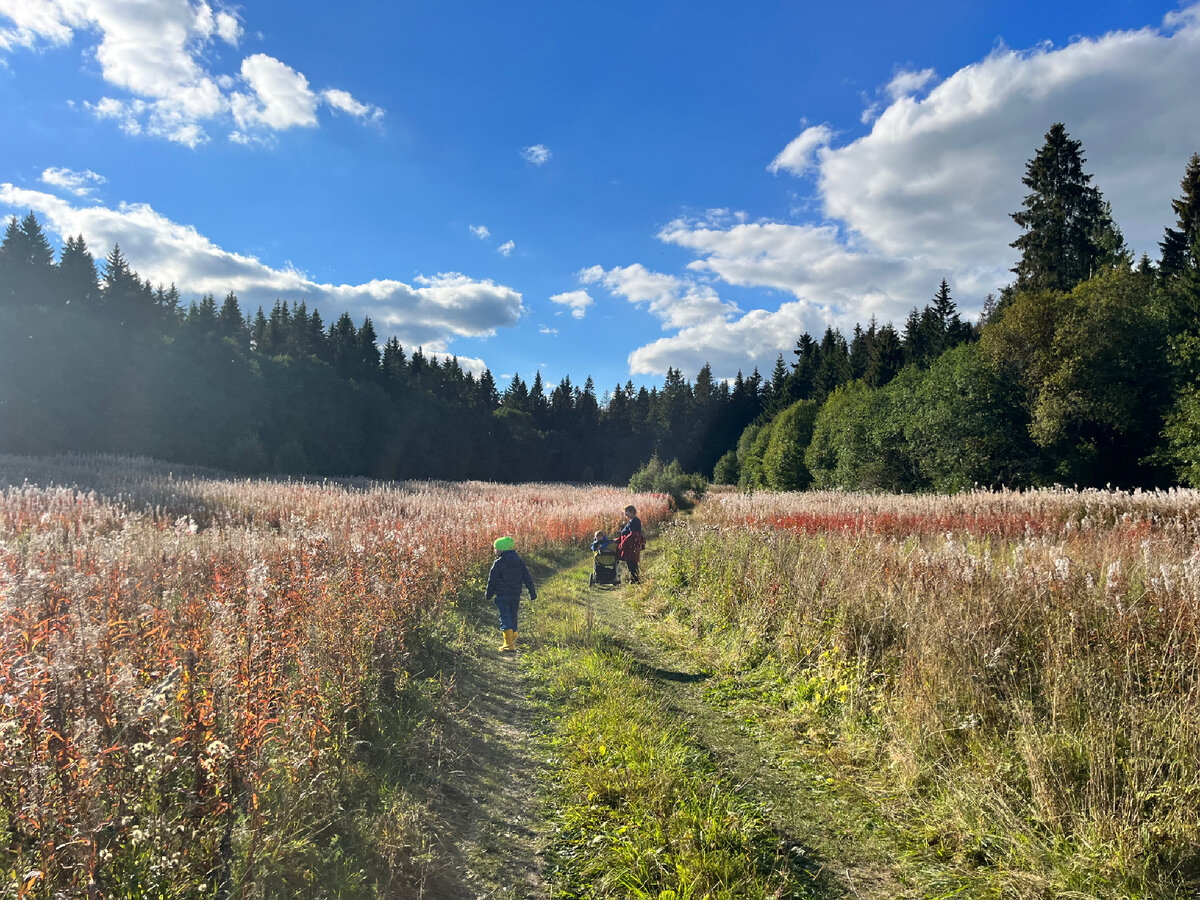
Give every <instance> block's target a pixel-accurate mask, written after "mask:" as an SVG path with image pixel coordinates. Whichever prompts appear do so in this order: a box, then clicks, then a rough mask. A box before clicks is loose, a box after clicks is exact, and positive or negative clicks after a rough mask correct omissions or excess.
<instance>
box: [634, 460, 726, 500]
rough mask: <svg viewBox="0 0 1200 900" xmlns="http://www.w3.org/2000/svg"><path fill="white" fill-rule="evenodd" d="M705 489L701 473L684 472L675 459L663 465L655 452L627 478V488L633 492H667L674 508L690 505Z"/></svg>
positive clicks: (705, 485)
mask: <svg viewBox="0 0 1200 900" xmlns="http://www.w3.org/2000/svg"><path fill="white" fill-rule="evenodd" d="M707 489H708V482H707V481H706V480H705V478H704V476H703V475H698V474H689V473H687V472H685V471H684V470H683V467H682V466H680V465H679V460H677V459H673V460H671V461H670V462H669V463H667V464H666V465H663V462H662V460H660V459H659V458H658V455H657V454H655V455H654V456H652V457H650V461H649V462H648V463H646V464H645V465H644V466H642V467H641V468H640V469H638V470H637V471H636V472H634V473H633V476H632V477H631V478H630V479H629V490H631V491H633V492H634V493H635V494H667V495H668V496H669V497H670V498H671V500H672V502H673V503H674V505H675V508H676V509H680V508H684V507H687V506H690V505H691V504H692V502H693V500H695V499H696V498H697V497H701V496H703V495H704V492H705V491H706V490H707Z"/></svg>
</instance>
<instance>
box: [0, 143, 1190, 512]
mask: <svg viewBox="0 0 1200 900" xmlns="http://www.w3.org/2000/svg"><path fill="white" fill-rule="evenodd" d="M1084 162H1085V160H1084V157H1083V155H1082V148H1081V145H1080V143H1079V142H1078V141H1075V140H1072V139H1071V138H1070V137H1069V136H1068V134H1067V132H1066V130H1065V128H1064V127H1063V126H1062V125H1061V124H1056V125H1054V126H1053V127H1052V128H1051V129H1050V131H1049V133H1048V134H1047V135H1046V140H1045V144H1044V145H1043V147H1042V148H1041V149H1040V150H1039V151H1038V152H1037V154H1036V156H1035V157H1034V158H1033V159H1031V160H1030V161H1029V163H1028V165H1027V166H1026V172H1025V177H1024V179H1023V182H1024V184H1025V186H1026V187H1027V188H1028V191H1029V193H1028V194H1027V195H1026V196H1025V198H1024V202H1023V204H1022V208H1021V209H1020V210H1019V211H1017V212H1015V213H1013V219H1014V220H1015V221H1016V222H1017V224H1018V225H1020V226H1021V228H1022V234H1021V236H1020V237H1019V238H1018V239H1017V240H1016V241H1015V242H1014V244H1013V246H1014V247H1016V248H1017V249H1018V250H1019V251H1020V260H1019V262H1018V263H1017V266H1016V267H1015V268H1014V270H1013V272H1014V274H1015V279H1014V281H1013V283H1012V284H1011V285H1009V286H1008V287H1006V288H1004V289H1003V290H1001V291H1000V292H999V297H998V298H994V297H990V296H989V297H988V299H987V302H986V303H985V304H984V309H983V314H982V316H981V318H980V320H979V321H978V322H977V323H973V324H972V323H968V322H964V321H963V320H962V319H961V317H960V315H959V313H958V309H957V306H956V303H955V301H954V299H953V298H952V297H951V291H950V286H949V284H948V283H947V282H946V281H945V280H943V281H942V282H941V285H940V287H939V288H938V289H937V291H936V293H935V294H934V296H933V297H932V299H931V300H930V302H929V303H928V304H926V305H925V307H924V308H923V309H915V308H914V309H913V310H912V312H911V313H910V315H909V316H908V318H907V320H906V321H905V322H904V323H903V324H902V326H901V327H900V328H899V329H897V328H896V327H895V326H894V325H893V324H891V323H886V324H882V325H880V324H879V323H877V322H876V321H874V320H872V321H870V322H869V323H867V324H866V325H865V326H861V325H860V326H857V327H855V329H854V331H853V333H852V334H851V335H850V337H849V338H847V337H846V336H845V335H843V334H842V333H841V332H840V331H838V330H837V329H834V328H828V329H827V330H826V331H825V332H824V334H823V335H822V336H821V338H820V339H819V340H818V339H816V338H815V337H813V336H811V335H808V334H805V335H802V336H801V337H800V338H799V339H798V340H797V342H796V347H795V350H794V352H793V357H794V358H793V359H791V360H788V361H785V360H784V358H783V356H782V355H781V356H780V357H779V358H778V359H777V360H776V363H775V367H774V370H773V371H772V372H771V374H770V375H769V376H768V377H767V378H763V377H762V376H760V375H759V373H758V371H757V370H755V371H753V372H752V373H751V374H750V375H749V376H743V374H742V373H740V372H739V373H738V375H737V377H736V378H735V379H734V380H733V381H732V382H726V381H724V380H716V379H714V378H713V375H712V371H711V369H710V368H709V367H708V366H705V367H704V368H702V369H701V370H700V372H699V373H698V375H697V377H696V380H695V381H694V382H690V381H688V380H687V379H685V378H684V377H683V375H682V373H681V372H680V371H679V370H676V369H670V370H668V372H667V376H666V380H665V383H664V384H663V385H662V387H661V388H652V389H647V388H646V387H644V386H643V387H637V388H635V386H634V385H633V383H632V382H628V381H627V382H626V383H625V384H623V385H616V386H614V387H613V388H612V389H611V390H608V391H606V392H605V393H604V394H603V395H602V396H598V395H597V391H596V387H595V385H594V384H593V382H592V379H591V378H587V379H585V381H584V382H583V384H582V385H579V384H576V383H574V382H573V381H572V380H571V378H570V377H569V376H568V377H564V378H563V379H562V381H560V382H559V383H558V384H557V385H554V386H551V385H548V384H545V383H544V382H543V380H542V377H541V373H540V372H539V373H536V374H535V375H534V377H533V379H532V381H531V382H527V381H525V380H524V379H523V378H521V377H520V376H519V375H513V376H512V377H511V379H509V380H508V383H507V384H505V385H498V384H497V383H496V381H495V379H494V377H493V376H492V374H491V373H490V372H487V371H485V372H483V373H481V374H479V375H475V374H473V373H471V372H468V371H466V370H464V369H463V368H462V366H460V365H459V363H458V361H457V360H455V359H454V358H448V359H447V358H438V357H435V356H433V355H426V354H425V353H424V352H422V350H421V349H420V348H415V349H410V350H406V349H405V348H404V347H402V346H401V345H400V344H399V343H398V342H397V341H396V340H395V339H394V338H393V339H390V340H388V341H386V342H385V343H384V344H383V345H382V346H380V344H379V339H378V335H377V333H376V331H375V329H374V326H373V325H372V323H371V321H370V319H364V320H363V321H362V322H361V323H360V324H357V325H356V324H355V322H354V321H353V320H352V318H351V317H350V315H349V314H348V313H342V314H341V315H340V316H339V317H338V318H337V319H336V320H335V321H334V322H333V323H332V324H331V325H328V326H327V325H326V323H325V321H324V320H323V319H322V317H321V315H320V313H319V312H318V311H317V310H316V309H312V310H310V309H309V308H308V307H307V306H306V304H305V303H304V302H299V303H296V302H288V301H285V300H282V299H281V300H279V301H277V302H276V303H275V304H274V306H273V307H272V308H271V309H270V310H269V311H266V310H263V309H261V308H260V309H258V310H257V311H256V312H255V313H254V314H253V315H251V316H247V315H245V314H244V312H243V310H242V309H241V307H240V304H239V302H238V299H237V297H236V296H235V295H234V294H232V293H230V294H228V295H227V296H226V297H225V298H224V300H223V301H222V302H221V303H217V301H216V299H215V298H214V297H213V296H211V295H207V296H204V297H201V298H200V299H199V300H193V301H191V302H188V303H186V304H185V303H184V301H183V299H182V298H181V296H180V292H179V291H178V290H177V289H176V288H175V287H174V286H169V287H163V286H161V285H160V286H157V287H152V286H151V284H150V283H149V282H148V281H147V280H144V279H142V278H141V277H139V276H138V274H137V273H136V272H134V271H133V270H132V269H131V268H130V266H129V264H128V262H127V261H126V260H125V258H124V257H123V256H122V254H121V251H120V248H119V247H116V246H114V247H113V248H112V250H111V252H109V254H108V255H107V257H106V258H105V259H104V260H103V262H102V264H101V265H100V266H99V267H98V266H97V264H96V261H95V259H94V258H93V256H92V255H91V253H90V251H89V250H88V248H87V246H86V244H85V243H84V241H83V238H82V237H72V238H68V239H67V241H66V243H65V244H64V245H63V247H62V249H61V252H60V253H59V256H58V259H57V260H56V259H55V254H54V251H53V249H52V247H51V246H50V242H49V241H48V239H47V237H46V235H45V233H44V232H43V230H42V228H41V225H40V224H39V222H38V221H37V218H36V217H35V216H34V215H33V213H29V214H28V215H26V216H25V217H24V218H23V219H20V220H18V219H17V218H16V217H14V218H13V219H12V220H11V221H10V222H9V223H8V227H7V230H6V232H5V235H4V239H3V242H2V243H0V452H14V453H49V452H62V451H79V452H92V451H105V452H114V453H123V454H133V455H147V456H154V457H159V458H163V459H170V460H178V461H179V462H184V463H195V464H201V465H209V466H215V467H220V468H227V469H233V470H236V471H241V472H246V473H261V472H275V473H288V474H325V475H368V476H372V477H376V478H444V479H466V478H478V479H486V480H510V481H523V480H533V479H546V480H551V479H552V480H571V481H580V480H581V481H605V482H611V483H625V482H627V481H628V480H629V479H630V477H631V475H632V474H634V473H635V472H637V471H638V470H639V469H640V467H642V466H644V465H645V464H646V463H647V461H649V460H651V459H652V458H654V457H656V456H657V457H658V458H659V460H660V461H661V464H665V463H667V462H668V461H674V462H676V463H677V466H676V467H675V469H673V471H675V470H677V471H679V472H681V473H682V472H703V473H706V474H707V473H710V472H711V473H712V474H713V479H714V480H715V481H717V482H719V483H728V484H739V485H741V486H742V487H743V488H746V489H751V490H753V489H763V488H766V489H776V490H797V489H804V488H807V487H813V486H815V487H820V488H848V489H870V490H876V489H877V490H892V491H912V490H939V491H947V490H958V489H962V488H965V487H970V486H971V485H975V484H979V485H1009V486H1023V485H1038V484H1050V483H1056V482H1057V483H1066V484H1078V485H1081V486H1082V485H1104V484H1106V483H1111V484H1119V485H1122V486H1133V485H1163V484H1168V483H1174V482H1178V481H1183V482H1186V483H1189V484H1193V485H1198V486H1200V155H1194V156H1193V157H1192V159H1191V160H1190V162H1189V163H1188V165H1187V167H1186V171H1185V175H1184V178H1183V181H1182V194H1181V196H1180V197H1179V198H1178V199H1176V200H1174V201H1173V202H1172V206H1173V211H1174V213H1175V223H1174V225H1173V226H1171V227H1168V228H1167V229H1166V231H1165V233H1164V237H1163V240H1162V242H1161V244H1160V249H1161V256H1160V260H1159V261H1158V262H1157V263H1154V262H1152V261H1151V260H1150V259H1149V258H1148V257H1145V256H1143V258H1142V259H1141V260H1140V261H1138V262H1137V263H1135V262H1134V260H1133V258H1132V256H1131V254H1130V253H1129V252H1128V250H1127V248H1126V246H1125V243H1124V240H1123V238H1122V236H1121V232H1120V230H1119V228H1118V227H1117V225H1116V223H1115V222H1114V221H1113V218H1112V213H1111V210H1110V209H1109V207H1108V204H1107V203H1106V202H1105V201H1104V199H1103V196H1102V195H1101V193H1100V191H1099V190H1098V189H1097V188H1096V187H1094V186H1093V185H1092V184H1091V176H1090V175H1089V174H1087V173H1086V172H1085V171H1084V168H1083V166H1084Z"/></svg>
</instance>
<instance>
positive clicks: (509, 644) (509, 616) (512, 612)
mask: <svg viewBox="0 0 1200 900" xmlns="http://www.w3.org/2000/svg"><path fill="white" fill-rule="evenodd" d="M517 603H518V599H517V598H513V597H502V596H500V595H499V594H497V595H496V610H497V612H499V613H500V628H501V629H503V631H504V643H503V644H502V645H501V646H500V649H501V650H502V651H506V652H511V651H512V650H515V649H516V646H517V643H516V642H517Z"/></svg>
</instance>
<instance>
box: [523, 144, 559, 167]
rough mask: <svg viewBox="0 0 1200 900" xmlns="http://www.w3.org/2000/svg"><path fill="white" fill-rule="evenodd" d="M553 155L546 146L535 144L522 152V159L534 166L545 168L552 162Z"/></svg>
mask: <svg viewBox="0 0 1200 900" xmlns="http://www.w3.org/2000/svg"><path fill="white" fill-rule="evenodd" d="M553 155H554V154H553V153H551V152H550V148H549V147H547V146H546V145H545V144H534V145H533V146H532V147H525V148H523V149H522V150H521V157H522V158H523V159H524V160H525V162H527V163H529V164H530V165H534V166H544V165H545V164H546V163H548V162H550V157H551V156H553Z"/></svg>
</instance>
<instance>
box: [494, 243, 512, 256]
mask: <svg viewBox="0 0 1200 900" xmlns="http://www.w3.org/2000/svg"><path fill="white" fill-rule="evenodd" d="M516 246H517V245H516V244H514V243H513V242H512V241H505V242H504V243H503V244H501V245H500V246H499V247H497V248H496V252H497V253H499V254H500V255H501V256H511V255H512V252H513V250H515V249H516Z"/></svg>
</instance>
